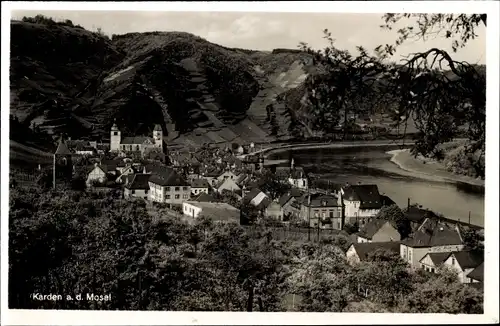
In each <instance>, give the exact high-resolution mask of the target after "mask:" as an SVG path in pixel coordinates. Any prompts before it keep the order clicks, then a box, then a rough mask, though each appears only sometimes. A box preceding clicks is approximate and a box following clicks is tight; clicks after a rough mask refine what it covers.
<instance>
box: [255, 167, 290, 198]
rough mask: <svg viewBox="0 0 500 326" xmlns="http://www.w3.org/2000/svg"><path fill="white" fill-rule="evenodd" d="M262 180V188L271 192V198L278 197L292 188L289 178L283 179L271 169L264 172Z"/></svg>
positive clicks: (268, 192)
mask: <svg viewBox="0 0 500 326" xmlns="http://www.w3.org/2000/svg"><path fill="white" fill-rule="evenodd" d="M261 180H262V186H261V187H260V189H261V190H262V191H263V192H265V193H267V194H269V196H270V197H271V199H277V198H279V197H281V196H282V195H283V194H285V193H286V192H288V191H289V190H290V189H291V185H290V183H288V181H287V180H284V179H281V178H280V177H279V176H278V175H276V174H275V173H272V172H270V171H266V172H264V174H263V175H262V177H261Z"/></svg>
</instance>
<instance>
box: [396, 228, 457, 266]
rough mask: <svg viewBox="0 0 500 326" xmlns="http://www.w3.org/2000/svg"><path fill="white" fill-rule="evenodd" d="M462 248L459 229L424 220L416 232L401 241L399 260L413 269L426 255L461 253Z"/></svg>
mask: <svg viewBox="0 0 500 326" xmlns="http://www.w3.org/2000/svg"><path fill="white" fill-rule="evenodd" d="M463 248H464V243H463V240H462V235H461V233H460V229H459V228H458V227H457V226H456V225H455V226H449V225H448V224H446V223H442V222H439V221H436V220H433V219H426V220H425V221H424V222H423V223H422V225H421V226H420V227H419V228H418V230H417V231H416V232H414V233H413V234H412V235H410V236H409V237H408V238H406V239H404V240H403V241H401V258H403V260H405V261H406V262H408V263H409V264H410V265H411V266H412V267H414V268H420V260H421V259H422V258H423V257H424V256H425V255H426V254H427V253H436V252H453V251H461V250H463Z"/></svg>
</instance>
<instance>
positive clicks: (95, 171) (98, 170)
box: [90, 165, 106, 175]
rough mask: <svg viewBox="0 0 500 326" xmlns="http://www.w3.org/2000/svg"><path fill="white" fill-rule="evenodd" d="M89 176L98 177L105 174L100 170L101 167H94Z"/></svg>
mask: <svg viewBox="0 0 500 326" xmlns="http://www.w3.org/2000/svg"><path fill="white" fill-rule="evenodd" d="M90 174H100V175H106V172H104V170H103V169H102V167H101V166H99V165H98V166H96V167H94V168H93V169H92V171H90Z"/></svg>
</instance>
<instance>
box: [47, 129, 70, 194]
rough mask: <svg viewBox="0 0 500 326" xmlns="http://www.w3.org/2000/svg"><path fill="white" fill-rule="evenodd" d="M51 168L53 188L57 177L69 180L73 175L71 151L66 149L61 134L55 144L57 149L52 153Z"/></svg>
mask: <svg viewBox="0 0 500 326" xmlns="http://www.w3.org/2000/svg"><path fill="white" fill-rule="evenodd" d="M52 168H53V173H52V175H53V179H52V183H53V187H54V189H55V188H56V180H57V178H58V177H62V178H64V179H66V180H70V179H71V177H72V175H73V165H72V162H71V151H70V150H69V149H68V146H67V145H66V143H65V142H64V138H63V136H62V135H61V137H60V138H59V144H58V145H57V149H56V151H55V153H54V161H53V166H52Z"/></svg>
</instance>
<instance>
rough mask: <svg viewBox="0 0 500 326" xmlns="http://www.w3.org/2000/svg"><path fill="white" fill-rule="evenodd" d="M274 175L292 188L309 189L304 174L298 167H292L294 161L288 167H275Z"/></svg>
mask: <svg viewBox="0 0 500 326" xmlns="http://www.w3.org/2000/svg"><path fill="white" fill-rule="evenodd" d="M276 174H277V175H278V176H281V177H283V178H285V179H286V180H288V183H290V184H291V185H292V187H294V188H297V189H301V190H306V189H308V188H309V180H308V177H307V174H306V172H305V171H304V169H303V168H302V167H300V166H295V165H294V159H293V158H292V160H291V162H290V167H277V168H276Z"/></svg>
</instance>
